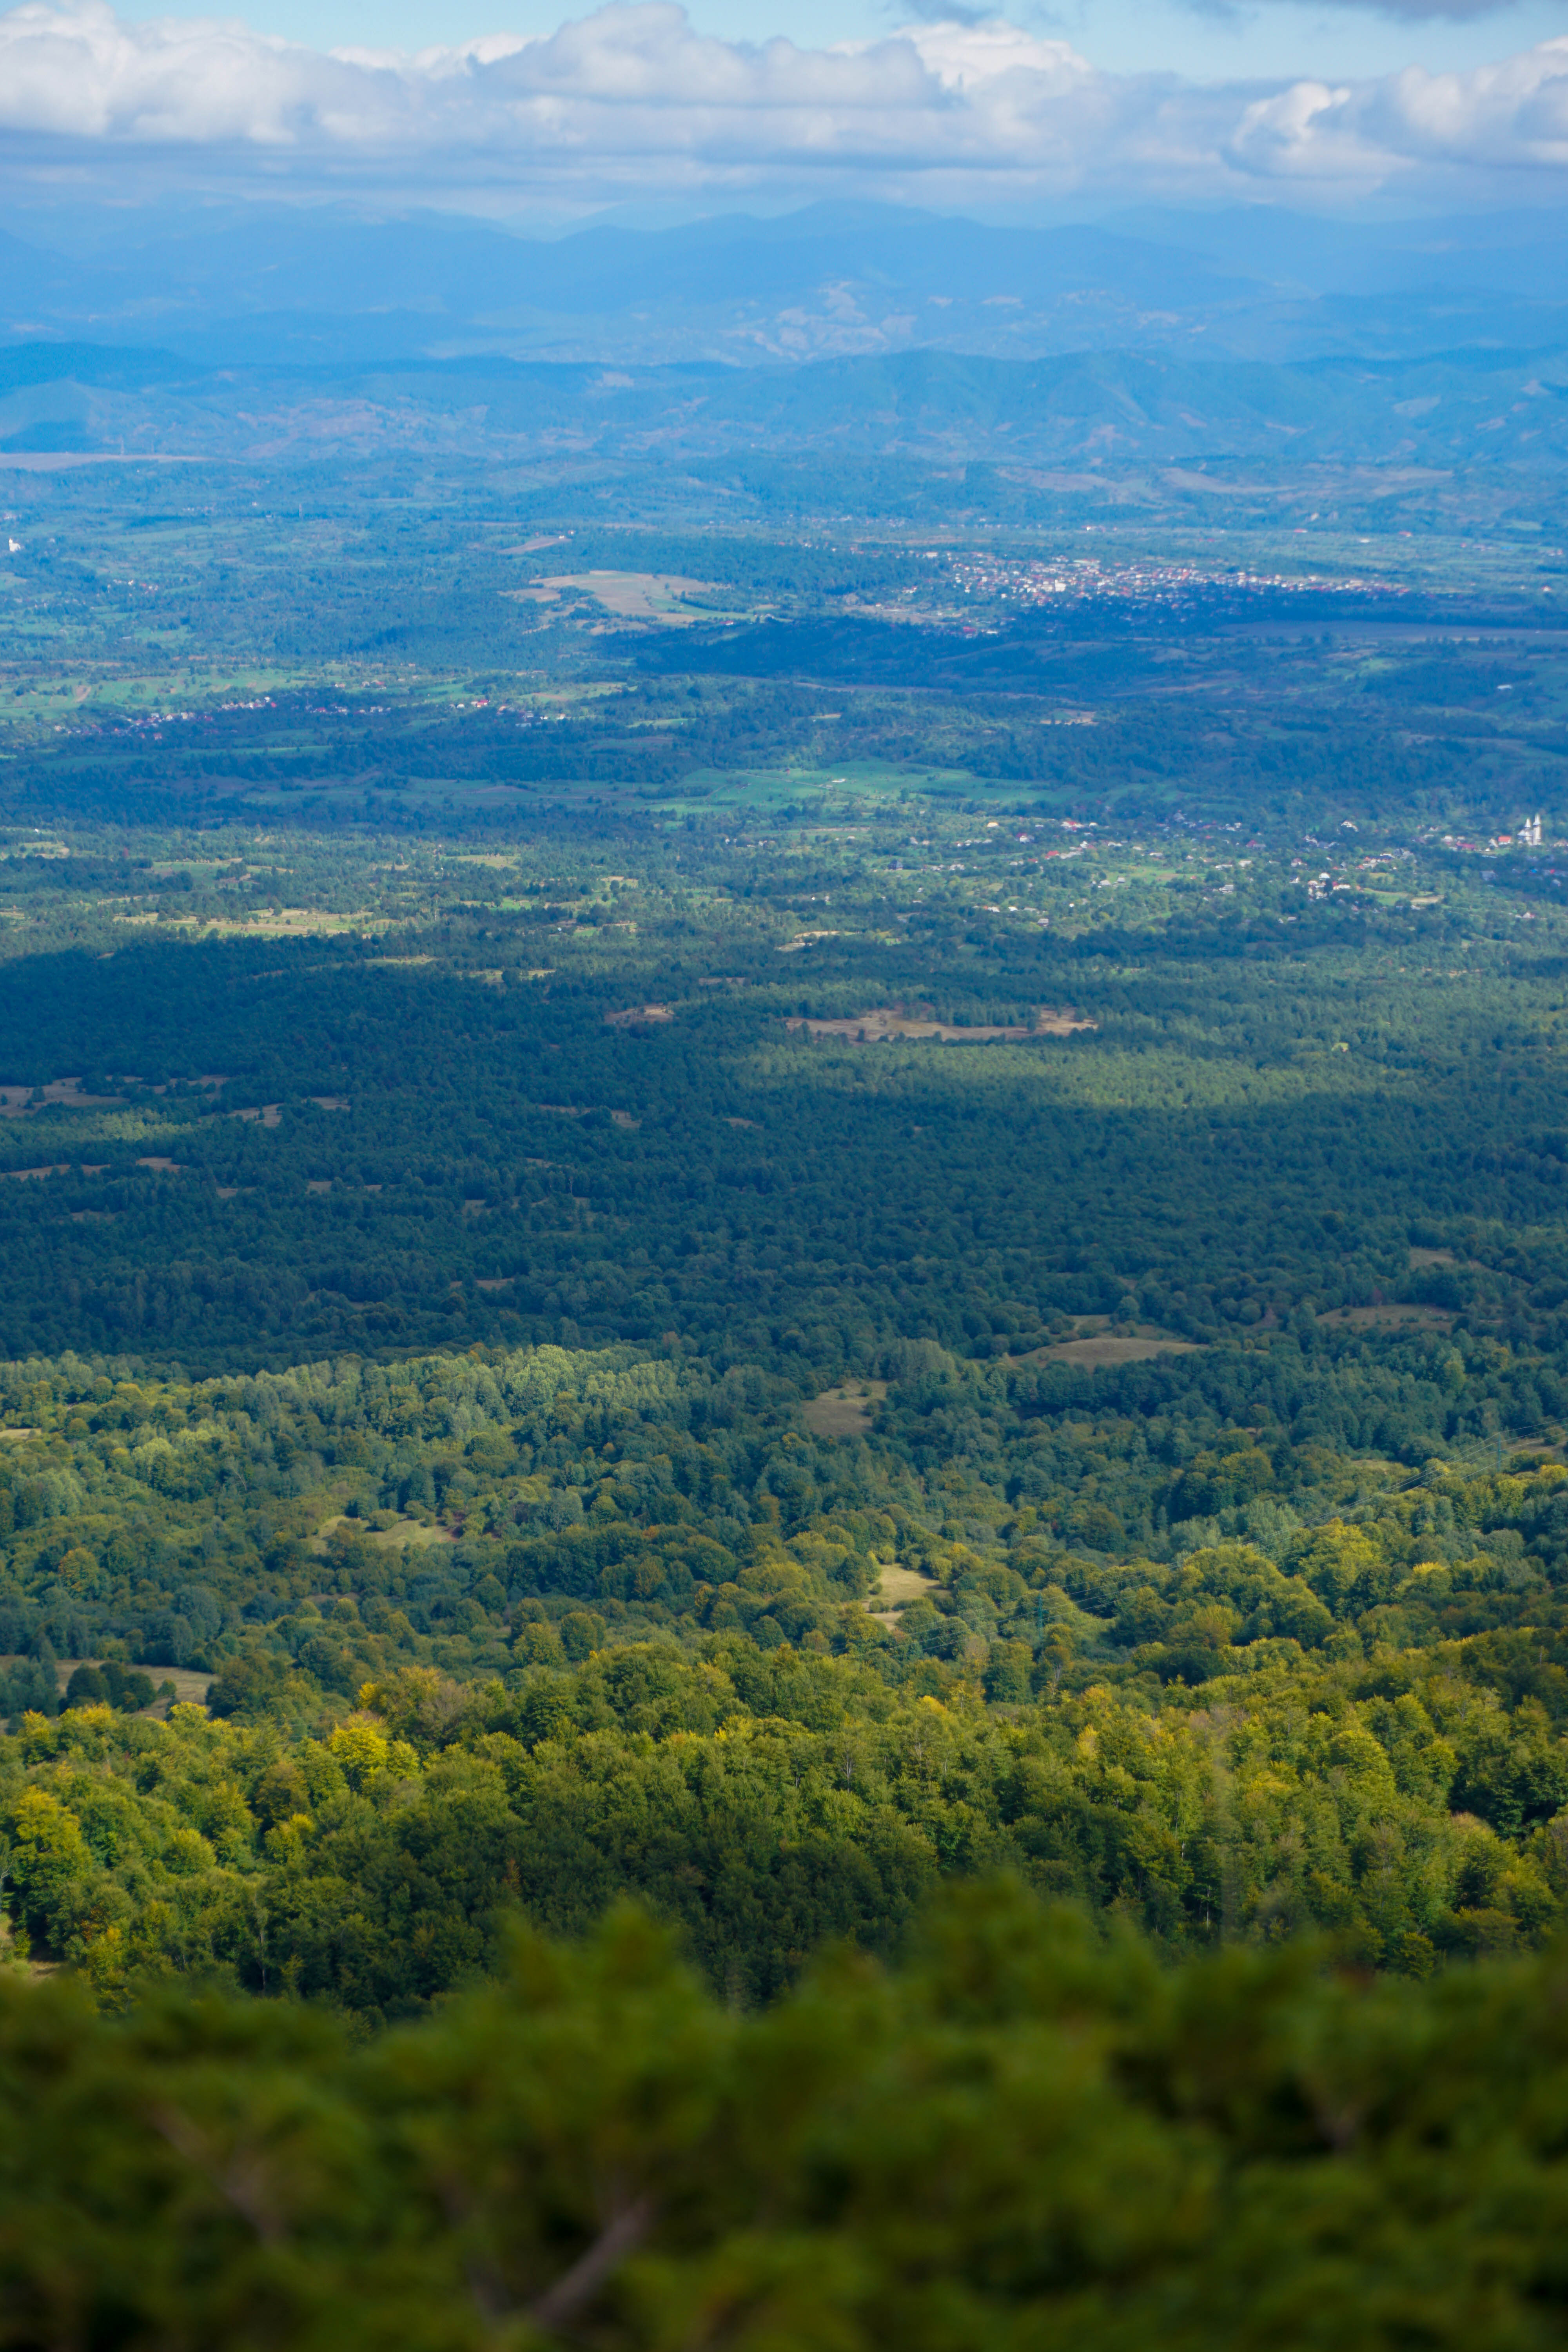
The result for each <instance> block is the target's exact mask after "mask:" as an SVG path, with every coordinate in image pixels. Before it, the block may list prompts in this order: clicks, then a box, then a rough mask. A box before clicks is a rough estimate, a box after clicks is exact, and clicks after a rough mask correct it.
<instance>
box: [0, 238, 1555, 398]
mask: <svg viewBox="0 0 1568 2352" xmlns="http://www.w3.org/2000/svg"><path fill="white" fill-rule="evenodd" d="M1565 303H1568V235H1565V234H1564V233H1563V230H1562V228H1561V226H1560V225H1559V224H1558V223H1557V222H1556V221H1555V219H1554V217H1552V216H1550V215H1542V214H1541V213H1539V212H1532V213H1522V214H1521V213H1511V214H1504V215H1486V216H1482V217H1478V218H1473V219H1472V218H1457V219H1448V220H1440V221H1418V222H1396V223H1384V224H1381V225H1380V224H1376V223H1373V224H1365V223H1360V222H1358V223H1357V224H1355V225H1354V226H1349V225H1346V224H1343V223H1341V222H1337V221H1317V220H1312V219H1309V218H1304V217H1303V216H1301V215H1287V214H1281V213H1279V212H1277V211H1275V210H1274V209H1272V208H1269V207H1265V206H1258V207H1256V208H1253V209H1248V210H1245V211H1240V210H1234V209H1233V210H1230V211H1226V212H1218V213H1213V214H1191V213H1183V212H1180V211H1176V210H1173V209H1162V208H1153V207H1150V208H1145V209H1143V210H1141V211H1139V212H1137V213H1134V214H1130V215H1127V217H1126V218H1125V219H1124V220H1123V221H1121V222H1120V223H1118V224H1115V225H1110V226H1108V225H1105V224H1100V225H1098V226H1090V225H1084V224H1068V225H1063V226H1055V227H1048V228H1020V227H1011V226H988V225H986V224H984V223H983V222H980V221H976V220H973V219H968V218H964V217H961V216H958V215H938V214H934V213H927V212H921V211H916V210H913V209H905V208H900V207H898V206H894V205H872V204H867V205H844V204H831V205H830V204H820V205H810V206H807V207H806V208H805V209H804V210H802V211H798V212H794V213H789V214H785V215H780V216H778V217H775V218H772V219H759V218H755V217H752V216H751V215H744V214H737V215H728V216H725V217H720V218H716V219H709V220H702V221H698V222H693V223H689V224H686V225H684V226H677V227H670V228H658V229H651V230H641V229H636V228H629V227H626V226H621V225H618V224H609V225H597V226H588V227H586V228H583V229H580V230H576V231H574V232H573V233H572V234H570V235H567V236H560V237H556V238H539V237H528V236H519V235H513V234H511V233H510V232H509V231H508V230H506V229H503V228H500V227H496V226H491V225H489V224H488V223H485V222H481V221H478V220H473V219H466V218H461V217H457V216H452V215H422V216H420V217H416V218H412V219H374V218H366V217H363V216H359V215H355V214H353V213H352V212H350V211H348V210H347V209H337V208H331V209H329V208H325V207H310V206H304V205H288V206H283V205H267V206H264V205H251V206H247V207H244V208H242V209H240V208H228V209H218V208H213V209H211V210H209V211H207V212H205V213H204V212H202V211H199V210H198V211H196V212H195V214H194V215H193V213H192V212H191V211H190V209H189V208H185V209H184V210H182V211H181V212H180V213H179V214H178V215H174V213H172V212H170V211H150V212H146V213H134V212H132V213H129V214H127V215H124V216H122V217H121V219H120V220H119V221H117V222H114V223H106V221H105V220H104V218H103V216H102V215H100V214H94V215H92V217H91V220H90V222H87V221H85V220H83V219H80V218H79V217H78V216H76V215H73V214H71V213H70V212H68V211H66V210H63V209H62V210H60V211H58V212H52V211H44V210H40V211H38V212H37V213H34V214H32V215H27V216H26V218H23V217H22V216H18V217H17V219H16V222H15V223H14V229H13V233H12V234H11V235H10V236H6V237H5V239H4V241H3V242H0V331H4V332H5V333H6V334H8V335H10V336H13V337H18V338H19V337H26V338H28V339H33V338H37V337H39V336H45V337H49V338H62V337H76V338H80V339H83V340H89V339H90V340H91V341H98V342H102V341H109V342H112V343H116V344H119V343H127V342H128V343H136V344H142V345H145V344H148V343H155V344H158V345H161V346H164V347H167V348H168V349H171V350H173V351H176V352H180V353H182V354H183V355H184V356H186V357H188V358H191V359H197V360H201V361H205V362H207V363H209V364H232V363H237V362H238V363H244V362H251V363H272V362H292V363H295V364H299V363H301V362H309V363H316V364H332V365H363V364H365V363H366V362H384V361H388V360H393V359H398V360H408V359H416V358H419V359H431V358H445V357H457V356H465V355H474V354H479V353H489V354H503V355H509V356H512V357H519V356H529V357H535V358H542V359H556V360H598V361H607V362H614V363H615V364H616V365H626V364H644V365H646V364H648V363H653V362H690V361H693V360H721V361H726V362H731V363H735V364H742V365H752V366H755V365H761V364H765V363H767V362H775V363H776V362H779V361H781V360H785V361H787V360H804V359H812V358H822V357H828V356H834V357H845V356H850V355H856V356H858V355H863V354H872V353H884V352H899V351H906V350H910V349H912V348H917V347H918V348H929V349H933V350H940V351H949V352H973V353H979V354H984V355H987V356H991V357H1016V358H1034V357H1039V356H1041V355H1044V354H1047V353H1052V352H1080V351H1081V352H1092V351H1107V350H1118V349H1122V348H1127V347H1137V348H1140V349H1143V350H1148V351H1151V352H1154V351H1160V352H1173V353H1185V354H1188V355H1192V356H1196V355H1198V354H1200V353H1202V354H1205V355H1207V354H1211V353H1212V354H1214V355H1216V356H1221V357H1225V358H1231V359H1255V360H1260V361H1273V362H1285V361H1297V360H1302V359H1310V358H1319V357H1326V356H1332V355H1340V356H1356V357H1364V358H1394V357H1408V356H1410V355H1413V354H1415V353H1418V352H1430V351H1435V350H1448V349H1453V348H1456V347H1465V346H1476V347H1479V348H1486V347H1496V346H1497V345H1499V344H1510V345H1514V346H1521V347H1524V346H1541V345H1546V344H1551V343H1555V342H1557V341H1560V340H1561V339H1562V334H1563V307H1564V304H1565Z"/></svg>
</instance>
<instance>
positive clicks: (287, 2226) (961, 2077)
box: [0, 1883, 1568, 2352]
mask: <svg viewBox="0 0 1568 2352" xmlns="http://www.w3.org/2000/svg"><path fill="white" fill-rule="evenodd" d="M1564 1990H1565V1985H1564V1976H1563V1959H1562V1957H1561V1955H1560V1954H1558V1953H1553V1954H1552V1955H1551V1956H1547V1957H1540V1958H1531V1959H1526V1960H1515V1961H1512V1962H1508V1963H1498V1962H1493V1963H1487V1964H1482V1965H1480V1966H1479V1967H1477V1968H1475V1969H1464V1970H1458V1971H1454V1972H1451V1973H1447V1974H1445V1975H1442V1976H1440V1977H1438V1978H1437V1979H1434V1980H1433V1981H1431V1982H1430V1983H1427V1984H1425V1985H1420V1986H1412V1985H1408V1984H1405V1985H1396V1984H1392V1983H1389V1982H1386V1981H1384V1982H1377V1981H1373V1980H1371V1979H1366V1978H1365V1977H1363V1976H1362V1975H1360V1974H1359V1973H1356V1972H1350V1973H1346V1972H1344V1971H1342V1970H1340V1971H1336V1970H1333V1969H1329V1968H1327V1967H1325V1966H1324V1965H1323V1962H1322V1958H1321V1955H1314V1954H1312V1953H1310V1952H1309V1951H1307V1950H1306V1949H1304V1948H1300V1947H1298V1948H1293V1949H1291V1950H1289V1951H1288V1952H1284V1953H1277V1954H1272V1955H1267V1954H1259V1953H1256V1952H1253V1953H1247V1952H1241V1951H1237V1950H1228V1951H1226V1952H1223V1953H1220V1954H1217V1955H1215V1956H1211V1957H1206V1958H1201V1959H1198V1960H1195V1961H1194V1962H1191V1963H1189V1964H1187V1965H1185V1966H1184V1967H1180V1968H1163V1967H1162V1966H1161V1965H1160V1964H1159V1963H1158V1962H1157V1961H1156V1960H1155V1958H1153V1957H1152V1954H1151V1952H1150V1950H1149V1948H1147V1946H1146V1945H1144V1944H1142V1942H1140V1941H1139V1940H1137V1939H1136V1938H1134V1937H1131V1936H1129V1935H1126V1934H1121V1935H1119V1936H1116V1937H1112V1938H1111V1939H1110V1941H1105V1940H1102V1939H1100V1937H1097V1936H1096V1935H1095V1933H1094V1932H1093V1931H1092V1929H1091V1928H1090V1927H1089V1924H1088V1922H1087V1921H1086V1920H1085V1919H1084V1918H1083V1917H1082V1916H1081V1915H1079V1914H1077V1913H1074V1912H1072V1911H1071V1910H1068V1909H1064V1908H1058V1909H1055V1910H1050V1909H1044V1910H1043V1909H1042V1908H1041V1907H1040V1906H1038V1905H1037V1903H1036V1902H1035V1901H1034V1900H1033V1899H1032V1898H1030V1897H1029V1896H1027V1895H1026V1894H1024V1893H1023V1892H1022V1891H1021V1890H1019V1889H1018V1888H1016V1886H1014V1885H1007V1884H1006V1883H1001V1884H997V1883H992V1884H990V1885H980V1886H971V1887H969V1888H967V1889H965V1890H963V1891H961V1892H959V1893H956V1894H952V1895H948V1896H947V1897H946V1898H944V1900H943V1902H942V1904H941V1905H940V1906H938V1907H937V1908H936V1909H935V1910H934V1911H931V1912H928V1913H927V1914H926V1915H925V1916H924V1918H923V1920H922V1922H921V1927H920V1929H919V1932H918V1934H917V1936H916V1938H915V1941H914V1945H913V1948H912V1951H911V1955H910V1958H909V1960H908V1962H907V1963H906V1965H905V1966H904V1967H903V1968H902V1969H900V1970H899V1971H897V1972H895V1973H892V1974H885V1973H884V1972H883V1971H882V1970H881V1969H879V1967H878V1966H876V1965H875V1964H874V1963H871V1962H869V1961H868V1960H866V1959H864V1958H857V1957H855V1956H853V1955H849V1954H841V1955H839V1956H837V1957H829V1958H825V1959H823V1960H822V1961H820V1962H819V1963H818V1964H817V1965H816V1967H815V1968H814V1969H813V1970H812V1972H811V1973H810V1975H809V1976H808V1977H807V1979H805V1981H804V1983H803V1984H802V1985H801V1986H800V1987H799V1988H798V1989H797V1990H795V1991H794V1992H793V1993H791V1994H790V1995H789V1996H788V1997H787V1998H786V1999H785V2000H782V2001H780V2002H779V2003H777V2004H775V2005H774V2006H773V2007H772V2008H770V2009H768V2010H766V2011H763V2012H762V2013H760V2014H747V2013H745V2012H743V2011H739V2010H737V2008H736V2007H735V2006H734V2005H732V2004H730V2005H725V2004H721V2002H720V2001H718V2000H716V1999H715V1998H714V1997H713V1995H712V1994H711V1993H710V1992H709V1991H708V1990H705V1989H704V1988H703V1987H702V1985H701V1984H700V1981H699V1980H698V1979H696V1978H695V1977H694V1976H693V1975H692V1974H690V1973H689V1971H688V1970H687V1969H685V1968H684V1967H683V1966H681V1965H680V1963H679V1961H678V1960H677V1958H675V1957H674V1955H673V1953H672V1951H671V1948H670V1946H669V1944H668V1940H667V1939H666V1938H665V1937H663V1936H662V1935H661V1934H660V1933H659V1932H658V1930H657V1929H656V1928H654V1927H652V1926H651V1925H650V1924H649V1923H648V1922H647V1920H646V1918H645V1917H643V1916H641V1915H640V1914H638V1913H637V1912H635V1911H629V1910H621V1911H618V1912H617V1913H616V1914H615V1915H614V1916H612V1917H611V1918H610V1919H609V1920H607V1921H606V1922H605V1924H604V1925H603V1926H602V1927H601V1928H600V1929H599V1931H598V1932H597V1933H596V1935H595V1937H594V1938H593V1940H592V1941H591V1942H590V1943H589V1944H588V1945H587V1946H586V1947H585V1948H582V1947H578V1948H571V1947H563V1946H558V1945H552V1944H551V1943H549V1942H547V1941H544V1940H542V1939H541V1938H539V1937H537V1936H535V1935H533V1934H531V1933H520V1934H519V1935H518V1936H517V1937H515V1938H514V1940H513V1942H512V1945H511V1949H510V1960H509V1963H508V1965H507V1966H506V1968H505V1969H504V1971H503V1973H502V1974H501V1976H500V1979H499V1980H497V1981H496V1982H494V1983H493V1984H491V1985H489V1986H487V1987H486V1988H484V1989H482V1990H476V1991H474V1992H472V1993H470V1994H468V1995H467V1996H465V1997H464V1998H462V1999H460V2000H455V2001H453V2002H451V2003H448V2004H447V2005H445V2006H444V2007H443V2008H441V2009H440V2010H439V2011H437V2013H436V2014H435V2015H433V2016H431V2017H429V2018H427V2019H426V2020H425V2021H421V2022H419V2023H418V2024H416V2025H412V2026H407V2027H403V2028H400V2029H398V2030H396V2031H395V2032H391V2033H388V2034H384V2035H382V2036H379V2037H377V2038H376V2039H375V2040H374V2042H370V2043H369V2044H368V2045H364V2044H360V2045H356V2044H355V2043H353V2042H352V2041H350V2040H346V2039H345V2038H344V2036H343V2035H342V2032H341V2031H340V2030H339V2029H338V2028H337V2027H336V2026H334V2025H333V2024H332V2023H331V2021H329V2020H327V2019H325V2018H323V2017H322V2016H321V2014H320V2013H318V2012H314V2011H310V2010H308V2009H301V2008H299V2007H295V2006H291V2005H287V2004H258V2003H256V2002H240V2003H235V2002H231V2001H228V2000H221V1999H216V1998H211V1997H208V1998H195V1999H193V1998H191V1997H190V1996H188V1995H186V1994H184V1993H174V1992H171V1993H170V1994H168V1995H167V1996H166V1997H165V1998H163V1999H162V2000H157V2001H155V2002H153V2003H152V2004H151V2005H149V2006H148V2007H146V2008H144V2009H142V2011H139V2012H138V2013H137V2014H136V2015H135V2016H134V2017H132V2018H131V2019H129V2020H109V2019H104V2018H101V2017H95V2016H94V2015H92V2014H91V2013H90V2012H89V2011H88V2010H87V2009H86V2007H85V2006H84V2005H83V2003H82V2001H81V2000H80V1997H79V1993H78V1992H77V1991H76V1990H74V1989H72V1988H70V1987H68V1986H66V1985H61V1984H55V1985H49V1986H46V1987H44V1988H42V1989H39V1990H28V1989H25V1988H24V1987H22V1986H21V1985H20V1984H19V1983H17V1982H16V1980H15V1979H0V2104H3V2108H4V2116H5V2127H4V2129H3V2130H0V2151H3V2153H0V2178H3V2179H4V2195H3V2197H0V2210H3V2214H4V2219H3V2221H0V2341H4V2342H5V2343H6V2344H8V2345H14V2346H16V2347H23V2346H27V2347H31V2346H35V2345H45V2344H47V2345H66V2344H70V2345H80V2344H90V2345H92V2346H94V2347H103V2352H119V2347H127V2352H129V2348H130V2347H154V2346H156V2347H164V2346H170V2347H173V2346H176V2345H177V2346H181V2347H205V2346H214V2347H216V2346H220V2345H221V2346H223V2347H228V2352H244V2347H257V2352H260V2347H274V2346H278V2345H281V2344H285V2343H286V2344H288V2345H289V2346H290V2347H293V2352H312V2347H329V2346H330V2347H337V2346H338V2345H341V2344H342V2343H343V2342H344V2341H352V2342H353V2343H355V2344H356V2345H362V2346H366V2347H376V2346H383V2345H384V2346H387V2347H393V2346H396V2347H406V2346H408V2345H410V2344H414V2343H417V2344H419V2345H421V2346H426V2347H432V2352H437V2348H440V2352H444V2347H452V2352H467V2347H476V2352H477V2347H502V2346H514V2347H519V2352H522V2347H534V2346H540V2347H543V2346H548V2345H551V2344H557V2343H572V2344H575V2345H588V2346H595V2347H605V2352H611V2347H626V2348H627V2352H631V2347H647V2352H661V2347H672V2346H677V2345H679V2346H699V2345H709V2344H715V2345H716V2344H720V2343H722V2344H725V2345H730V2346H735V2347H743V2352H823V2347H832V2352H859V2347H867V2352H870V2347H879V2346H886V2345H891V2344H898V2345H900V2347H906V2348H907V2352H961V2347H962V2352H971V2348H972V2347H977V2346H984V2347H993V2346H994V2347H1015V2346H1016V2347H1024V2346H1032V2345H1043V2344H1047V2343H1050V2344H1056V2343H1062V2342H1068V2341H1070V2342H1072V2343H1073V2344H1074V2345H1076V2346H1078V2347H1084V2348H1085V2352H1123V2347H1133V2346H1142V2345H1147V2344H1149V2343H1151V2342H1157V2343H1158V2344H1160V2345H1161V2346H1162V2347H1173V2352H1174V2348H1175V2347H1192V2352H1199V2347H1202V2352H1215V2347H1237V2352H1241V2348H1242V2347H1265V2346H1267V2347H1317V2346H1325V2345H1334V2346H1336V2347H1368V2352H1372V2347H1379V2352H1381V2347H1389V2352H1394V2347H1408V2346H1411V2345H1415V2344H1419V2345H1423V2346H1430V2347H1449V2346H1452V2347H1455V2352H1458V2347H1466V2352H1468V2347H1473V2346H1474V2345H1476V2344H1485V2345H1487V2346H1489V2347H1494V2352H1532V2347H1547V2346H1554V2345H1557V2344H1559V2343H1561V2341H1562V2337H1563V2324H1564V2316H1565V2307H1564V2306H1565V2297H1568V2257H1565V2255H1564V2246H1565V2245H1568V2169H1565V2168H1564V2163H1563V2116H1564V2111H1565V2102H1568V2027H1565V2024H1564V2020H1565V2018H1568V2002H1565V2000H1564V1997H1563V1996H1564Z"/></svg>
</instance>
